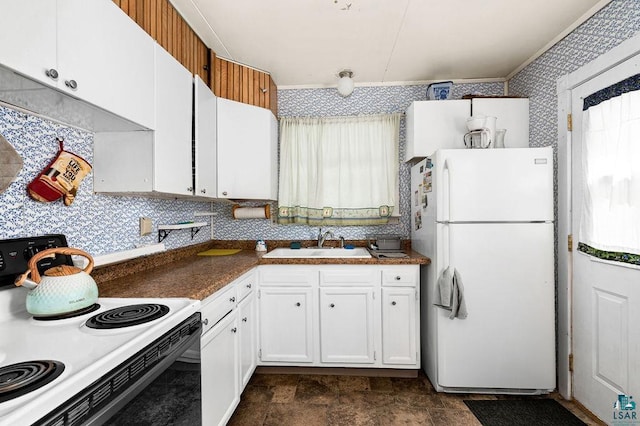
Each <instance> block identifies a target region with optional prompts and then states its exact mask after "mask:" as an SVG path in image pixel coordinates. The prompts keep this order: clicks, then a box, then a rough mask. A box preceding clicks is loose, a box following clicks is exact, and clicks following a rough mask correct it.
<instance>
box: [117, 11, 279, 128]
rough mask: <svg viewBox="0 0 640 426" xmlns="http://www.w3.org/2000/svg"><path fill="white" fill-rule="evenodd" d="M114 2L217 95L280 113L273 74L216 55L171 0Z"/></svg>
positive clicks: (276, 113)
mask: <svg viewBox="0 0 640 426" xmlns="http://www.w3.org/2000/svg"><path fill="white" fill-rule="evenodd" d="M113 2H114V3H115V4H117V5H118V6H119V7H120V8H121V9H122V10H123V11H124V12H125V13H126V14H127V15H129V17H131V19H133V20H134V21H135V22H137V23H138V25H139V26H140V27H142V29H144V30H145V31H146V32H147V33H148V34H149V35H150V36H151V37H152V38H153V39H154V40H156V41H157V42H158V44H159V45H161V46H162V47H163V48H164V49H165V50H166V51H167V52H169V53H170V54H171V55H172V56H173V57H174V58H176V59H177V60H178V61H179V62H180V63H181V64H182V65H184V67H185V68H187V69H188V70H189V71H191V73H193V74H197V75H198V76H200V78H201V79H202V80H203V81H204V82H206V83H207V84H208V85H209V87H210V88H211V89H212V90H213V92H214V93H215V95H216V96H218V97H221V98H225V99H231V100H233V101H238V102H242V103H245V104H249V105H255V106H259V107H262V108H267V109H270V110H271V111H272V112H273V115H275V116H276V117H277V116H278V97H277V87H276V85H275V83H274V82H273V80H272V79H271V76H270V75H269V74H268V73H265V72H261V71H258V70H256V69H253V68H251V67H247V66H245V65H240V64H238V63H235V62H232V61H228V60H225V59H222V58H218V57H216V54H215V52H213V51H212V50H211V49H209V48H208V47H207V46H206V45H205V44H204V42H203V41H202V40H201V39H200V38H199V37H198V36H197V35H196V33H195V32H194V31H193V30H192V29H191V27H189V25H188V24H187V22H186V21H185V20H184V19H182V17H181V16H180V14H179V13H178V11H177V10H176V9H175V8H174V7H173V6H172V5H171V3H169V0H113ZM212 64H213V65H212ZM210 68H213V69H211V70H210Z"/></svg>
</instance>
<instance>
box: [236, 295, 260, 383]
mask: <svg viewBox="0 0 640 426" xmlns="http://www.w3.org/2000/svg"><path fill="white" fill-rule="evenodd" d="M256 325H257V323H256V297H255V293H254V292H251V294H249V295H248V296H247V297H245V298H244V299H243V300H242V301H241V302H240V303H238V334H239V340H240V386H241V387H242V388H244V387H245V386H246V385H247V383H248V382H249V379H251V375H252V374H253V371H254V370H255V369H256V359H257V353H256V352H257V351H256V348H257V339H256Z"/></svg>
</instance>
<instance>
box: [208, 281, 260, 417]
mask: <svg viewBox="0 0 640 426" xmlns="http://www.w3.org/2000/svg"><path fill="white" fill-rule="evenodd" d="M254 277H255V274H254V271H250V272H248V273H246V274H244V275H243V276H241V277H240V278H238V279H237V280H235V281H234V282H232V283H230V284H228V285H227V286H226V287H225V288H224V289H223V290H221V291H219V292H218V293H216V294H214V295H213V296H210V297H209V298H207V299H205V300H204V301H203V304H202V321H203V324H204V327H203V335H202V339H201V343H200V348H201V349H200V351H201V353H200V358H201V360H200V361H201V365H200V369H201V375H202V386H201V388H202V424H203V425H224V424H226V422H227V421H228V420H229V418H230V417H231V415H232V414H233V411H234V410H235V408H236V406H237V405H238V403H239V402H240V394H241V393H242V391H243V390H244V386H245V385H246V384H247V382H248V380H249V378H250V377H251V375H252V374H253V371H254V370H255V367H256V352H257V345H256V334H255V328H256V323H255V321H256V316H255V285H254Z"/></svg>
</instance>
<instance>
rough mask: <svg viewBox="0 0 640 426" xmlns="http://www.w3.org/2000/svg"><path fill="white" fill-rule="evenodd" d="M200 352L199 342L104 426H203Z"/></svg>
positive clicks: (146, 386)
mask: <svg viewBox="0 0 640 426" xmlns="http://www.w3.org/2000/svg"><path fill="white" fill-rule="evenodd" d="M199 349H200V339H198V340H197V341H195V342H194V343H193V345H192V347H191V348H189V349H188V350H187V351H186V352H185V353H184V354H182V355H181V356H180V357H179V358H178V359H176V360H175V361H174V362H173V363H172V364H170V365H169V367H168V368H166V369H165V370H164V371H162V372H160V374H159V375H158V376H157V377H156V378H155V379H154V380H152V381H151V382H150V383H148V384H145V385H144V386H143V389H141V391H140V393H138V394H137V395H136V396H135V397H134V398H133V399H132V400H131V401H129V403H128V404H127V405H126V406H124V407H123V408H122V409H120V410H119V411H118V412H116V413H115V414H114V415H113V416H112V417H110V418H109V419H108V420H107V421H106V423H104V424H106V425H113V426H116V425H118V426H121V425H128V424H135V425H139V426H143V425H149V426H151V425H153V426H157V425H172V426H173V425H185V426H186V425H189V426H192V425H200V424H202V408H201V402H200V401H201V397H200V395H201V392H200V350H199Z"/></svg>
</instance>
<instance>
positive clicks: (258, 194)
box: [217, 98, 278, 200]
mask: <svg viewBox="0 0 640 426" xmlns="http://www.w3.org/2000/svg"><path fill="white" fill-rule="evenodd" d="M217 125H218V139H217V146H218V151H217V165H218V188H217V198H234V199H255V200H275V199H277V197H278V164H277V161H278V159H277V156H278V123H277V120H276V118H275V117H274V115H273V113H272V112H271V111H270V110H268V109H265V108H260V107H256V106H253V105H247V104H243V103H240V102H236V101H231V100H228V99H222V98H218V121H217Z"/></svg>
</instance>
